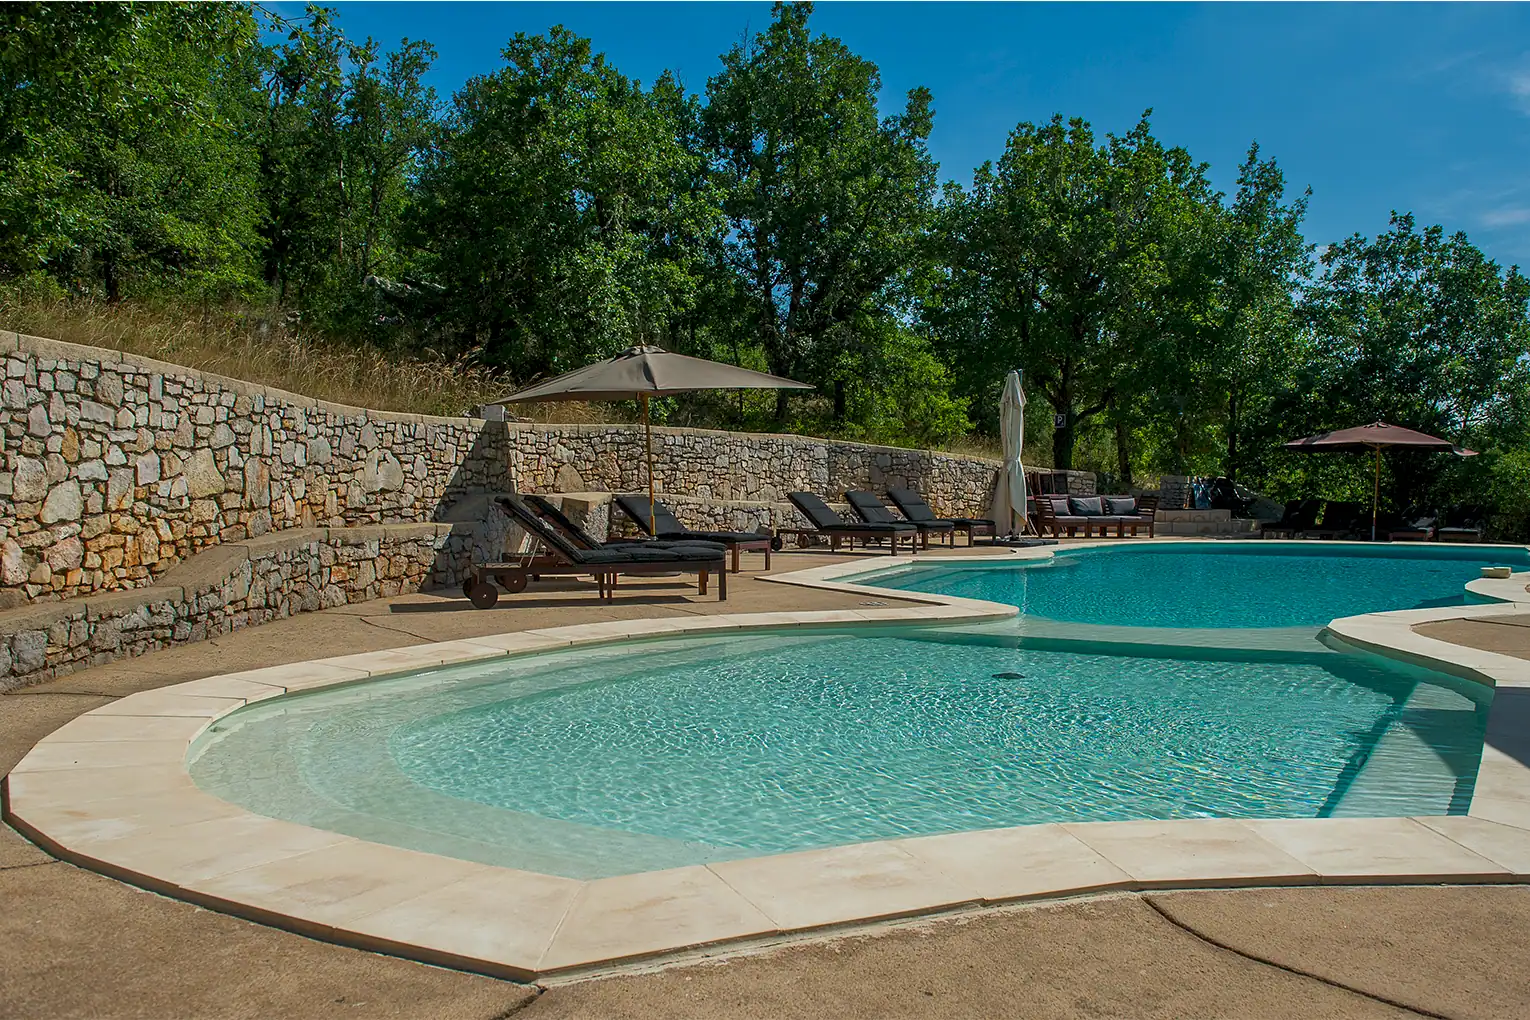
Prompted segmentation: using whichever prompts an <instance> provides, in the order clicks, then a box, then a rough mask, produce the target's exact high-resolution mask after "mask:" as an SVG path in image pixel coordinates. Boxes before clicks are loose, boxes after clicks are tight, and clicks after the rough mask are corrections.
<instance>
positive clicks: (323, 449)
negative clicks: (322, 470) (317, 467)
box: [308, 436, 333, 464]
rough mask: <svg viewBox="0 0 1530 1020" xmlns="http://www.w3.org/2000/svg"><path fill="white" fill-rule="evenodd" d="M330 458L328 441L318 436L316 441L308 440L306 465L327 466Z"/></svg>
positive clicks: (331, 454)
mask: <svg viewBox="0 0 1530 1020" xmlns="http://www.w3.org/2000/svg"><path fill="white" fill-rule="evenodd" d="M332 456H333V451H332V450H331V449H330V447H329V440H328V439H325V438H324V437H323V436H320V437H319V438H317V439H310V440H309V441H308V463H310V464H328V463H329V461H330V458H331V457H332Z"/></svg>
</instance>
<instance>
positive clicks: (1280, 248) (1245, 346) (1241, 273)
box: [1213, 144, 1312, 478]
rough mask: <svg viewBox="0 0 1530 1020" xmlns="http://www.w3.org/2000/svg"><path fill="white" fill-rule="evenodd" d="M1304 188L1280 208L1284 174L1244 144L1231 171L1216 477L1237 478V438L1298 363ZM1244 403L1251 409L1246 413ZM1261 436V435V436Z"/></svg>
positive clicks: (1217, 318) (1218, 326)
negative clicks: (1222, 414) (1234, 187)
mask: <svg viewBox="0 0 1530 1020" xmlns="http://www.w3.org/2000/svg"><path fill="white" fill-rule="evenodd" d="M1311 194H1312V191H1311V189H1310V188H1309V189H1307V191H1305V192H1304V193H1303V194H1302V195H1301V196H1299V197H1298V198H1297V199H1296V200H1295V201H1293V202H1291V203H1289V204H1288V203H1286V202H1285V174H1284V173H1283V172H1282V171H1281V170H1280V168H1279V167H1278V166H1277V165H1276V163H1275V161H1274V160H1273V159H1271V160H1261V159H1260V158H1259V146H1258V145H1257V144H1255V145H1251V146H1249V150H1248V157H1247V158H1246V159H1245V160H1244V162H1243V165H1242V166H1241V167H1240V168H1239V170H1238V192H1237V194H1236V195H1235V196H1234V198H1233V203H1232V207H1231V208H1230V209H1228V210H1227V211H1226V214H1225V218H1224V229H1223V242H1222V246H1221V250H1220V252H1219V253H1218V254H1219V256H1220V259H1221V261H1222V271H1221V279H1222V285H1221V288H1220V301H1219V303H1218V307H1217V309H1216V310H1215V312H1214V321H1213V328H1214V329H1215V331H1216V350H1217V353H1218V355H1219V357H1218V358H1217V365H1216V369H1215V372H1216V375H1217V376H1218V378H1219V381H1220V386H1219V389H1220V390H1223V391H1225V392H1226V407H1227V419H1226V426H1225V435H1226V456H1225V460H1224V463H1223V471H1224V473H1225V474H1226V475H1227V477H1229V478H1236V477H1237V476H1238V471H1239V469H1240V468H1241V467H1242V466H1243V463H1244V460H1245V458H1246V454H1245V451H1244V443H1243V440H1244V439H1245V438H1246V437H1247V436H1248V434H1249V428H1250V421H1251V420H1256V421H1257V420H1258V419H1259V418H1260V417H1261V416H1262V414H1263V413H1264V412H1265V411H1266V410H1267V408H1268V406H1269V402H1270V401H1271V399H1272V398H1273V397H1274V395H1275V394H1276V393H1277V392H1279V390H1280V389H1281V388H1282V387H1281V380H1282V379H1283V378H1285V377H1286V376H1287V375H1288V373H1289V372H1290V369H1291V367H1292V366H1293V365H1294V364H1296V363H1297V362H1298V361H1299V360H1300V351H1299V349H1298V346H1297V345H1298V344H1299V342H1300V335H1299V322H1298V319H1297V316H1296V314H1295V293H1296V288H1297V287H1298V286H1299V285H1300V284H1301V282H1302V280H1304V279H1305V277H1306V276H1307V274H1308V272H1309V271H1310V270H1311V250H1312V249H1311V246H1310V245H1308V244H1307V242H1306V239H1305V238H1303V237H1302V233H1301V222H1302V217H1303V216H1305V215H1306V212H1307V200H1308V198H1309V197H1310V196H1311ZM1250 404H1254V405H1255V406H1254V407H1253V408H1250V406H1249V405H1250ZM1266 438H1268V437H1266Z"/></svg>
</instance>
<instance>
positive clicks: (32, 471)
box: [11, 457, 48, 503]
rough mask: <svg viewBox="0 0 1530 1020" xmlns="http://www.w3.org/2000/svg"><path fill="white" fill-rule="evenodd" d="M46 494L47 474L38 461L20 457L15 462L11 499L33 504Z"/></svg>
mask: <svg viewBox="0 0 1530 1020" xmlns="http://www.w3.org/2000/svg"><path fill="white" fill-rule="evenodd" d="M47 494H48V472H47V469H46V468H44V467H43V463H42V461H40V460H33V459H31V458H30V457H22V458H21V459H20V460H19V461H17V462H16V473H15V475H14V481H13V482H12V483H11V497H12V498H13V499H15V500H16V502H18V503H35V502H37V501H38V500H40V499H42V498H43V497H44V496H46V495H47Z"/></svg>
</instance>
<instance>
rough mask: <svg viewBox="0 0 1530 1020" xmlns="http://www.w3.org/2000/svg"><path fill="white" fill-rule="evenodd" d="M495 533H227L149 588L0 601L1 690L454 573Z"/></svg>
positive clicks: (443, 529)
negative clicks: (238, 537)
mask: <svg viewBox="0 0 1530 1020" xmlns="http://www.w3.org/2000/svg"><path fill="white" fill-rule="evenodd" d="M502 540H503V531H501V532H500V533H498V534H497V535H489V536H488V538H487V539H486V538H485V534H484V529H482V528H481V527H473V526H463V525H451V524H410V525H383V526H377V527H366V528H343V529H323V528H315V529H307V528H305V529H295V530H292V531H288V532H285V533H283V534H280V535H268V536H266V537H263V538H258V539H252V540H248V541H243V542H229V543H225V544H223V545H221V546H219V547H218V548H217V549H212V550H209V551H207V552H204V553H202V554H201V555H198V556H196V557H194V558H193V559H191V560H190V561H189V562H187V563H186V564H183V565H182V566H179V567H177V568H175V569H174V570H172V571H170V572H169V573H167V574H166V575H165V576H164V578H163V579H162V580H161V581H160V582H159V583H157V584H154V585H151V586H149V587H146V588H139V589H135V590H132V591H121V592H111V593H108V594H102V595H95V596H92V597H89V598H83V599H70V600H68V601H51V602H42V603H37V604H34V605H30V606H24V607H21V608H18V609H10V610H6V611H3V612H0V690H6V689H8V688H11V687H18V686H22V685H24V684H28V683H34V682H37V681H40V680H45V679H47V678H49V677H52V676H58V675H61V674H64V673H70V672H73V671H74V670H76V669H83V668H85V667H86V666H91V665H95V664H97V663H102V662H110V661H112V660H114V659H120V658H124V657H126V656H133V655H141V654H143V653H144V652H148V651H153V650H154V649H156V648H164V647H168V646H170V645H178V644H185V643H188V642H192V641H201V640H204V639H206V638H209V637H214V636H216V635H218V634H226V633H228V632H229V631H232V630H238V629H240V628H241V627H247V626H252V625H255V624H260V623H265V622H267V621H269V620H278V619H282V618H284V617H288V616H292V615H294V614H296V613H302V612H311V611H313V610H317V609H328V608H330V607H333V606H342V605H346V604H347V603H353V602H365V601H367V600H369V599H374V598H387V597H389V596H393V595H398V594H401V593H404V592H409V591H415V590H417V589H418V588H419V587H421V585H422V584H425V583H427V582H430V583H438V584H456V583H459V582H460V580H461V576H462V573H461V571H462V566H463V564H465V563H467V562H469V561H470V560H472V559H474V558H480V559H481V558H482V557H483V548H481V547H482V546H484V545H485V544H495V543H498V544H502ZM475 545H477V546H480V548H477V549H475Z"/></svg>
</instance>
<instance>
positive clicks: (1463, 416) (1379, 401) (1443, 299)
mask: <svg viewBox="0 0 1530 1020" xmlns="http://www.w3.org/2000/svg"><path fill="white" fill-rule="evenodd" d="M1321 262H1322V267H1323V269H1322V273H1321V275H1320V276H1319V278H1318V279H1317V280H1316V281H1315V282H1314V283H1313V284H1312V285H1311V287H1309V288H1308V289H1307V291H1306V293H1305V294H1304V296H1303V301H1302V313H1303V316H1304V318H1305V320H1306V322H1307V324H1308V327H1309V328H1310V329H1311V331H1312V334H1313V350H1312V356H1311V361H1310V363H1309V365H1308V366H1307V368H1306V370H1305V373H1304V374H1305V384H1306V390H1307V392H1304V393H1302V394H1301V398H1300V399H1292V400H1288V401H1286V402H1284V404H1283V406H1282V407H1280V408H1279V412H1280V413H1281V416H1282V419H1283V421H1284V422H1285V423H1286V425H1287V427H1288V430H1290V431H1291V432H1292V433H1293V434H1302V433H1303V432H1309V431H1317V430H1318V429H1323V428H1338V427H1344V426H1347V425H1353V424H1358V423H1364V422H1369V421H1376V420H1385V421H1388V422H1391V423H1392V424H1396V425H1402V426H1404V427H1407V428H1413V429H1418V430H1420V431H1423V432H1428V433H1430V434H1433V435H1439V436H1443V437H1445V438H1447V439H1451V440H1453V441H1455V442H1457V443H1459V444H1461V445H1463V446H1470V447H1473V448H1475V449H1479V450H1483V451H1486V452H1487V453H1488V454H1489V456H1488V457H1484V458H1482V461H1483V464H1480V465H1479V464H1476V463H1471V462H1467V463H1465V464H1461V463H1450V462H1448V461H1447V462H1444V463H1441V462H1439V460H1438V459H1437V458H1436V459H1435V460H1432V461H1430V462H1428V463H1425V462H1422V461H1419V460H1417V459H1410V458H1408V457H1406V456H1393V457H1390V458H1388V467H1389V470H1390V472H1391V475H1392V483H1393V484H1392V487H1393V492H1394V495H1395V497H1397V498H1399V499H1404V498H1407V499H1416V498H1420V497H1422V496H1424V495H1425V494H1427V493H1430V491H1431V490H1433V494H1435V495H1438V496H1440V497H1441V498H1442V500H1443V502H1462V501H1464V500H1463V499H1462V498H1461V497H1460V492H1461V491H1463V490H1467V489H1469V488H1470V487H1480V483H1471V484H1470V485H1468V484H1467V481H1468V479H1469V478H1470V477H1472V476H1473V475H1474V474H1477V473H1481V472H1484V471H1487V470H1490V469H1491V466H1492V465H1493V464H1494V463H1495V461H1496V457H1497V454H1498V453H1499V452H1500V451H1512V450H1522V449H1523V448H1524V447H1525V445H1526V440H1527V438H1530V437H1527V435H1526V432H1525V421H1526V414H1525V406H1526V399H1527V392H1530V311H1527V309H1530V305H1527V303H1530V280H1526V278H1525V277H1524V276H1523V275H1522V274H1521V273H1520V272H1519V270H1518V268H1517V267H1511V268H1510V269H1508V270H1507V271H1505V270H1503V269H1502V268H1501V267H1499V266H1498V264H1497V263H1495V262H1493V261H1492V260H1491V259H1489V258H1487V256H1485V255H1484V254H1483V253H1482V252H1481V251H1480V250H1479V249H1478V248H1477V247H1476V246H1475V245H1473V244H1472V243H1471V242H1470V241H1469V240H1468V239H1467V237H1466V235H1465V234H1462V233H1456V234H1451V235H1447V234H1446V233H1445V231H1444V229H1443V228H1441V227H1439V226H1431V227H1425V228H1424V229H1423V230H1419V229H1417V227H1416V226H1415V222H1414V218H1413V216H1412V214H1402V215H1398V214H1395V213H1394V214H1393V216H1392V220H1391V225H1390V229H1389V230H1387V231H1386V232H1385V233H1383V234H1380V235H1379V236H1377V237H1376V238H1375V239H1374V240H1368V239H1367V238H1365V237H1362V236H1360V235H1358V234H1356V235H1354V236H1352V237H1350V238H1348V239H1346V240H1344V241H1342V242H1339V243H1338V244H1335V245H1332V246H1330V247H1329V249H1328V250H1327V251H1326V252H1325V253H1324V254H1323V257H1322V260H1321ZM1452 483H1454V484H1455V486H1456V492H1454V493H1451V492H1449V491H1448V489H1449V487H1450V486H1451V484H1452ZM1451 496H1454V497H1455V498H1450V497H1451Z"/></svg>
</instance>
